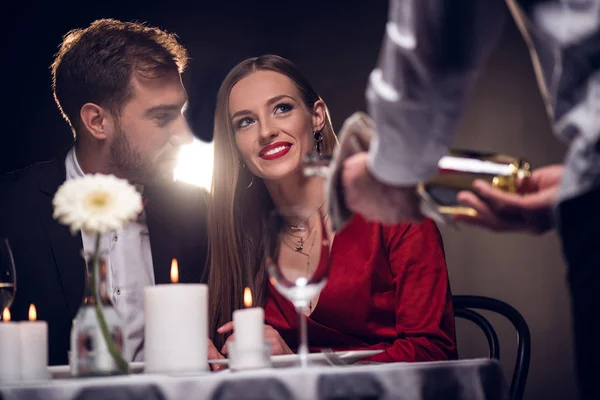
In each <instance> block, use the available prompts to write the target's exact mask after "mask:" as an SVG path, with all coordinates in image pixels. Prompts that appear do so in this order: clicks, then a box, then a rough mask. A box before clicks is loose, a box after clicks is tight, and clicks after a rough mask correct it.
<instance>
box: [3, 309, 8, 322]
mask: <svg viewBox="0 0 600 400" xmlns="http://www.w3.org/2000/svg"><path fill="white" fill-rule="evenodd" d="M2 321H4V322H8V321H10V311H8V308H5V309H4V311H2Z"/></svg>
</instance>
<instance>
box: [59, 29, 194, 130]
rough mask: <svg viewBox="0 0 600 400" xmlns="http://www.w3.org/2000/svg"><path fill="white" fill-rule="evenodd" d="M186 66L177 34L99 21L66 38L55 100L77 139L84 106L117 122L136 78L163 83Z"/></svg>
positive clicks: (61, 49)
mask: <svg viewBox="0 0 600 400" xmlns="http://www.w3.org/2000/svg"><path fill="white" fill-rule="evenodd" d="M187 62H188V56H187V52H186V50H185V48H184V47H183V46H182V45H181V44H180V43H179V42H178V41H177V37H176V36H175V35H173V34H170V33H167V32H165V31H163V30H160V29H158V28H152V27H149V26H147V25H144V24H141V23H136V22H122V21H117V20H114V19H100V20H97V21H94V22H93V23H92V24H91V25H90V26H89V27H87V28H85V29H74V30H72V31H70V32H68V33H67V34H66V35H65V36H64V38H63V41H62V43H61V45H60V48H59V50H58V53H57V54H56V57H55V58H54V62H53V63H52V66H51V70H52V90H53V93H54V100H55V101H56V104H57V105H58V108H59V109H60V111H61V113H62V115H63V117H64V118H65V119H66V120H67V122H68V123H69V125H71V129H72V130H73V135H76V128H78V127H79V124H80V117H79V112H80V110H81V107H82V106H83V105H84V104H85V103H95V104H98V105H99V106H101V107H105V108H107V109H108V110H109V111H110V112H111V113H112V114H113V115H115V116H118V115H119V113H120V111H121V110H122V107H123V105H124V104H125V102H126V101H127V100H128V99H129V98H130V97H131V96H132V95H133V89H132V87H131V78H132V75H133V73H134V72H135V73H137V74H139V75H140V76H142V77H146V78H159V77H161V76H164V75H165V74H167V73H169V72H172V71H177V72H179V73H181V72H183V70H184V69H185V67H186V65H187Z"/></svg>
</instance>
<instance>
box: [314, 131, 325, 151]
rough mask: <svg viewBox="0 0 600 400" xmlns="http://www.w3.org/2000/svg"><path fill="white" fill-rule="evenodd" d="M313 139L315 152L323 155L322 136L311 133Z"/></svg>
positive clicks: (319, 133) (317, 133)
mask: <svg viewBox="0 0 600 400" xmlns="http://www.w3.org/2000/svg"><path fill="white" fill-rule="evenodd" d="M313 136H314V139H315V151H316V152H317V154H318V155H320V156H322V155H323V134H322V133H321V132H314V133H313Z"/></svg>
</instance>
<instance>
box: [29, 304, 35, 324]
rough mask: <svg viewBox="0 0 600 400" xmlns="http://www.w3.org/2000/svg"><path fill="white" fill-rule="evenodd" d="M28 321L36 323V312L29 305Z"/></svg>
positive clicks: (32, 306) (31, 305)
mask: <svg viewBox="0 0 600 400" xmlns="http://www.w3.org/2000/svg"><path fill="white" fill-rule="evenodd" d="M29 320H30V321H37V310H36V309H35V306H34V305H33V304H30V305H29Z"/></svg>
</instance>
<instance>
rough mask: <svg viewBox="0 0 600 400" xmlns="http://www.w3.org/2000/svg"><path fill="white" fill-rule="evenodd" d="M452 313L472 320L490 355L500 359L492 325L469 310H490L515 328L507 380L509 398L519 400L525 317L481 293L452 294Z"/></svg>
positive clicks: (525, 358)
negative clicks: (514, 349)
mask: <svg viewBox="0 0 600 400" xmlns="http://www.w3.org/2000/svg"><path fill="white" fill-rule="evenodd" d="M452 301H453V303H454V316H455V317H458V318H464V319H467V320H469V321H471V322H473V323H475V324H476V325H477V326H478V327H479V328H481V330H482V331H483V333H484V334H485V337H486V339H487V341H488V345H489V348H490V357H491V358H495V359H497V360H499V359H500V342H499V340H498V335H497V334H496V330H495V329H494V327H493V326H492V324H491V323H490V322H489V321H488V320H487V319H486V318H485V317H483V316H482V315H481V314H479V313H477V312H475V311H473V309H478V310H487V311H492V312H495V313H497V314H500V315H502V316H503V317H505V318H506V319H508V320H509V321H510V322H511V323H512V325H513V326H514V327H515V330H516V331H517V357H516V360H515V369H514V371H513V376H512V380H511V383H510V397H511V399H513V400H521V399H522V398H523V392H524V391H525V383H526V382H527V374H528V373H529V361H530V357H531V334H530V333H529V326H527V322H526V321H525V318H523V316H522V315H521V313H519V312H518V311H517V310H516V309H515V308H514V307H513V306H511V305H509V304H507V303H505V302H503V301H501V300H498V299H493V298H491V297H485V296H452Z"/></svg>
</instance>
